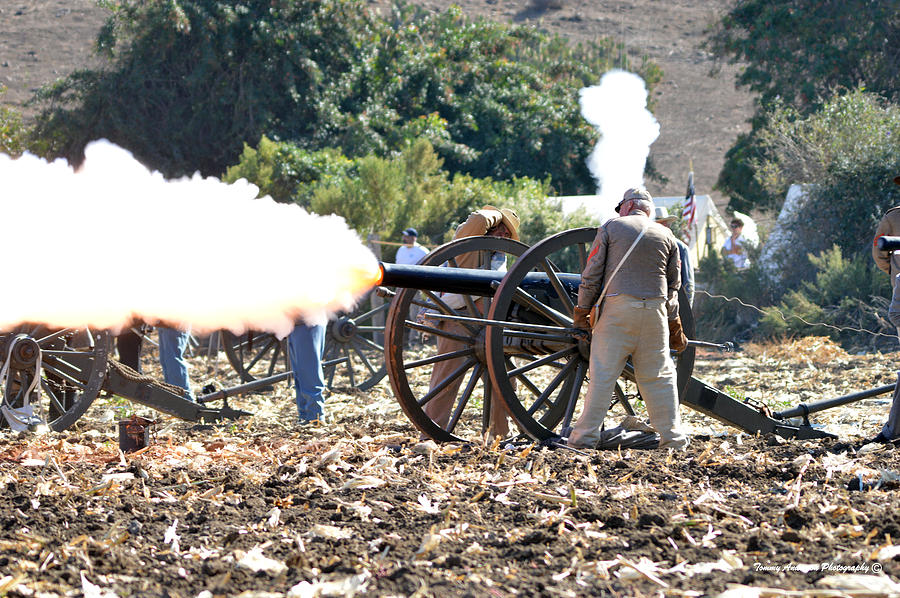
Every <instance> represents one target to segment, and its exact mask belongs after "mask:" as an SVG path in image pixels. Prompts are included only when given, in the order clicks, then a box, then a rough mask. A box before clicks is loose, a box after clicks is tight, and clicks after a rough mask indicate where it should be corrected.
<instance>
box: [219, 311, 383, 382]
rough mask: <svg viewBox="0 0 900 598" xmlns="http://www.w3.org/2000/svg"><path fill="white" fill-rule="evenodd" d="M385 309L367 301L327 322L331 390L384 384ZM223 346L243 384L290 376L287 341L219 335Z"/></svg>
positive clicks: (325, 358) (324, 356)
mask: <svg viewBox="0 0 900 598" xmlns="http://www.w3.org/2000/svg"><path fill="white" fill-rule="evenodd" d="M373 302H374V304H373ZM388 307H389V304H388V303H380V302H379V300H377V299H374V300H373V299H371V298H370V297H369V296H367V297H365V298H364V299H363V300H362V301H361V302H360V304H359V306H358V307H357V309H356V310H354V311H353V312H352V313H349V314H348V313H339V314H338V315H337V317H336V319H333V320H330V321H329V322H328V325H327V327H326V330H325V350H324V351H323V354H322V361H323V364H322V367H323V371H324V375H325V384H326V385H327V386H328V387H329V388H333V387H335V385H340V386H349V387H352V388H358V389H360V390H368V389H370V388H372V387H373V386H375V385H376V384H378V382H380V381H381V380H382V379H383V378H384V376H385V373H386V370H385V368H384V349H383V347H382V344H381V343H382V342H383V341H382V339H383V338H384V317H385V314H386V313H387V310H388ZM222 346H223V348H224V350H225V355H226V357H227V358H228V363H230V364H231V367H232V368H234V370H235V372H237V373H238V375H239V376H240V377H241V381H242V382H250V381H252V380H256V379H257V378H260V377H266V376H274V375H276V374H280V373H282V372H289V371H290V370H291V362H290V353H289V351H288V341H287V339H286V338H285V339H281V340H278V338H277V337H276V336H275V335H273V334H271V333H268V332H256V331H249V332H247V333H245V334H241V335H236V334H234V333H232V332H230V331H228V330H223V331H222ZM329 362H330V363H329Z"/></svg>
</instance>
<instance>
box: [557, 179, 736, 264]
mask: <svg viewBox="0 0 900 598" xmlns="http://www.w3.org/2000/svg"><path fill="white" fill-rule="evenodd" d="M555 199H559V200H560V202H561V205H562V209H563V213H564V214H570V213H571V212H574V211H575V210H577V209H578V208H581V207H583V208H584V209H585V211H586V212H587V213H588V214H589V215H591V216H593V217H594V218H596V219H597V221H598V223H602V222H605V221H606V220H607V219H608V218H610V217H612V216H614V215H615V214H614V213H613V206H601V205H599V204H600V199H599V196H598V195H569V196H564V197H558V198H555ZM653 201H654V203H655V204H656V205H658V206H665V208H666V209H667V210H669V211H672V209H673V208H674V207H675V206H676V205H678V206H684V197H683V196H682V197H654V198H653ZM694 201H695V202H696V204H697V218H696V221H695V223H694V230H692V231H691V236H690V242H689V243H688V247H689V248H690V249H691V256H692V257H693V258H694V259H695V260H696V261H695V262H694V263H695V264H697V263H699V261H700V258H702V257H705V256H706V255H707V252H709V253H717V252H718V251H719V248H720V247H721V246H722V243H724V242H725V239H727V238H728V237H729V235H730V231H729V228H728V223H727V222H726V221H725V219H724V218H723V217H722V214H721V213H720V212H719V210H718V208H716V204H715V202H713V200H712V198H711V197H710V196H709V195H696V196H694Z"/></svg>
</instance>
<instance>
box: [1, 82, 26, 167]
mask: <svg viewBox="0 0 900 598" xmlns="http://www.w3.org/2000/svg"><path fill="white" fill-rule="evenodd" d="M3 93H6V88H5V87H4V86H2V85H0V94H3ZM27 135H28V129H27V128H26V127H25V125H24V123H23V122H22V116H21V115H20V114H19V113H18V112H16V111H15V110H13V109H11V108H7V107H5V106H0V154H6V155H8V156H12V157H14V158H15V157H18V156H19V155H21V154H22V152H23V151H25V149H26V143H27V141H26V140H27Z"/></svg>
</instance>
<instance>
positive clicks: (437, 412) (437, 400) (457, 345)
mask: <svg viewBox="0 0 900 598" xmlns="http://www.w3.org/2000/svg"><path fill="white" fill-rule="evenodd" d="M431 322H434V320H432V321H431ZM438 328H440V329H441V330H445V331H447V332H450V333H452V334H456V335H458V336H470V335H471V332H469V329H468V328H466V327H465V326H463V325H462V324H460V323H459V322H452V321H449V320H445V321H442V322H441V323H440V324H439V325H438ZM466 347H468V345H466V344H465V343H462V342H460V341H457V340H454V339H451V338H445V337H443V336H439V337H437V354H438V355H442V354H444V353H451V352H453V351H460V350H462V349H465V348H466ZM465 360H466V357H454V358H453V359H448V360H446V361H439V362H437V363H436V364H434V369H432V370H431V384H430V386H429V388H434V387H435V386H437V385H438V384H440V383H441V381H442V380H444V379H446V378H447V377H449V376H450V374H451V373H453V370H455V369H456V368H458V367H459V366H461V365H462V364H463V363H465ZM470 375H471V370H469V372H468V373H467V375H462V376H459V377H458V378H457V379H456V380H454V381H453V382H452V383H450V385H449V386H447V387H446V388H444V389H443V390H442V391H441V392H439V393H438V394H437V395H435V396H434V397H433V398H432V399H431V400H430V401H429V402H428V403H427V404H426V405H425V407H424V409H423V410H424V411H425V414H426V415H427V416H428V417H430V418H431V420H432V421H434V423H436V424H437V425H438V426H440V427H442V428H444V429H445V430H446V429H447V425H448V424H449V423H450V416H451V414H452V410H453V406H454V403H455V402H456V397H457V393H458V392H459V387H460V385H461V384H462V383H463V381H465V380H468V376H470ZM508 413H509V410H508V409H507V407H506V403H504V402H503V399H502V398H501V397H500V391H499V390H498V389H497V387H496V386H495V385H494V384H493V383H491V416H490V427H489V428H488V434H489V436H490V438H494V437H495V436H500V437H502V438H505V437H506V435H507V434H509V421H508V419H507V416H508Z"/></svg>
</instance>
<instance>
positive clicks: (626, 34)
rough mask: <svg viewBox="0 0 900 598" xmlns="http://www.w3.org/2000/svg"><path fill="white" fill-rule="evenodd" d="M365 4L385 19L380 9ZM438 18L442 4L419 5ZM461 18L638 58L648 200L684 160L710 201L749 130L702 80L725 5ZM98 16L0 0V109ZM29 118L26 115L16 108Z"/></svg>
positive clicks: (637, 0)
mask: <svg viewBox="0 0 900 598" xmlns="http://www.w3.org/2000/svg"><path fill="white" fill-rule="evenodd" d="M370 4H371V5H372V6H373V7H374V8H376V9H379V10H381V11H382V12H383V13H386V12H387V10H388V9H389V6H390V2H389V1H386V0H372V1H370ZM420 4H421V5H422V6H423V7H425V8H427V9H429V10H436V11H437V10H445V9H446V8H447V7H448V6H449V5H450V4H451V2H449V1H447V0H424V1H423V2H421V3H420ZM455 4H458V5H459V6H460V7H461V8H462V10H463V11H464V12H465V13H466V14H468V15H471V16H485V17H488V18H492V19H496V20H500V21H505V22H512V23H518V24H531V25H535V26H538V27H541V28H543V29H545V30H547V31H549V32H551V33H558V34H560V35H563V36H566V37H568V38H570V39H573V40H590V39H596V38H598V37H604V36H606V37H612V38H614V39H616V40H621V41H624V43H625V44H626V46H627V47H628V48H629V50H630V51H631V52H632V53H633V54H634V55H635V56H636V57H637V56H639V55H641V54H646V55H647V56H649V57H650V58H652V59H653V60H654V61H656V62H657V63H658V64H659V65H660V66H661V67H662V69H663V71H664V73H665V76H664V79H663V82H662V84H661V85H660V86H659V88H658V89H657V90H656V92H655V93H656V96H655V98H654V100H655V102H656V106H655V114H656V117H657V119H658V120H659V122H660V125H661V134H660V138H659V139H658V140H657V141H656V143H655V144H654V145H653V147H652V148H651V155H652V156H653V159H654V161H655V163H656V166H657V168H658V170H659V171H660V172H661V173H662V174H663V175H664V176H665V177H667V178H668V179H669V180H668V182H667V183H665V184H660V183H657V182H648V188H649V189H650V191H651V192H652V193H653V194H654V195H680V194H683V193H684V189H685V181H686V179H687V170H688V164H689V162H690V161H691V160H693V164H694V171H695V176H696V183H697V192H698V193H701V194H704V193H711V194H712V195H713V197H714V198H715V199H716V202H717V203H718V204H719V205H720V206H724V204H725V203H726V202H727V198H722V197H720V196H718V195H717V194H716V193H712V192H711V189H710V187H711V186H712V184H713V183H714V182H715V179H716V177H717V176H718V172H719V170H720V168H721V166H722V164H723V161H724V156H725V152H726V151H727V149H728V148H729V147H730V146H731V144H732V143H733V141H734V139H735V137H736V136H737V135H738V133H739V132H741V131H746V130H748V128H749V125H748V124H747V118H749V116H750V114H751V111H752V97H751V96H750V94H749V93H747V92H746V91H745V90H736V89H735V87H734V73H735V70H734V69H733V68H731V67H726V68H725V69H723V70H722V72H721V73H720V74H719V75H718V76H716V77H710V76H709V73H710V69H711V67H712V66H713V63H712V60H711V58H710V56H709V55H708V54H707V53H706V52H704V51H703V50H702V49H701V48H700V43H701V42H702V40H703V36H704V30H705V29H706V28H707V27H708V26H709V24H710V23H712V22H713V21H714V20H715V19H716V17H717V16H718V15H720V14H722V13H723V12H724V11H725V10H727V7H728V6H729V5H730V4H731V0H673V1H666V2H663V1H661V0H610V1H606V0H604V1H602V2H597V1H594V0H458V1H457V2H455ZM105 14H106V13H105V11H104V10H102V9H100V8H98V7H96V6H95V4H94V2H93V0H0V83H2V84H3V85H6V86H7V87H8V91H7V93H6V94H5V95H3V96H0V102H2V103H4V104H6V105H11V106H14V107H16V108H19V109H23V104H24V102H25V101H26V100H27V99H28V98H29V97H30V95H31V93H32V91H33V90H34V89H35V88H37V87H39V86H40V85H43V84H45V83H49V82H51V81H53V80H54V79H56V78H58V77H61V76H64V75H66V74H67V73H69V72H71V71H72V70H74V69H78V68H85V67H88V66H91V65H92V64H95V62H94V59H93V57H92V55H91V46H92V43H93V40H94V37H95V34H96V32H97V31H98V29H99V27H100V25H101V24H102V22H103V19H104V17H105ZM24 110H25V112H26V114H29V113H30V112H29V110H28V109H27V108H25V109H24Z"/></svg>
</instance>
